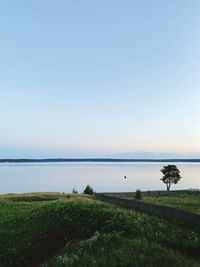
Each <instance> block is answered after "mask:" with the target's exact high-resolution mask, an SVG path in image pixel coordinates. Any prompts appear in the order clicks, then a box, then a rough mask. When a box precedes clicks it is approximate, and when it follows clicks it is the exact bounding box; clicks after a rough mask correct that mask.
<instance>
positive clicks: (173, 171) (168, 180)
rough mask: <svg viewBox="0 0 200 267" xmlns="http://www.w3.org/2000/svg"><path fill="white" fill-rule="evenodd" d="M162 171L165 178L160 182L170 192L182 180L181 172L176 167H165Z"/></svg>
mask: <svg viewBox="0 0 200 267" xmlns="http://www.w3.org/2000/svg"><path fill="white" fill-rule="evenodd" d="M160 171H161V172H162V173H163V178H161V179H160V180H161V181H163V183H165V184H166V186H167V191H169V190H170V187H171V185H172V184H177V183H178V182H179V180H180V179H181V176H180V171H179V169H178V168H177V166H176V165H167V166H164V167H163V168H162V169H161V170H160Z"/></svg>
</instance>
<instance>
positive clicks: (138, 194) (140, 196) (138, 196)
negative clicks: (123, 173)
mask: <svg viewBox="0 0 200 267" xmlns="http://www.w3.org/2000/svg"><path fill="white" fill-rule="evenodd" d="M135 198H136V199H142V192H141V191H140V189H137V190H136V194H135Z"/></svg>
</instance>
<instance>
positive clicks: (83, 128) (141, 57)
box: [0, 0, 200, 158]
mask: <svg viewBox="0 0 200 267" xmlns="http://www.w3.org/2000/svg"><path fill="white" fill-rule="evenodd" d="M0 22H1V23H0V33H1V39H2V40H1V43H0V56H1V65H0V158H15V157H18V158H22V157H29V158H34V157H35V158H38V157H89V156H91V157H102V156H103V157H106V156H112V155H122V154H127V155H128V154H129V153H130V154H131V153H132V154H133V155H134V156H135V157H136V156H137V155H138V157H139V156H140V155H141V156H142V157H145V155H147V156H149V157H150V156H151V155H154V154H155V155H156V153H157V154H158V157H159V156H162V153H165V154H167V155H169V156H170V155H171V156H172V157H173V155H180V157H185V156H187V157H193V158H194V157H196V158H197V157H200V139H199V136H200V123H199V114H200V105H199V100H200V2H199V1H198V0H193V1H191V2H189V1H187V0H183V1H180V0H175V1H166V2H164V1H159V0H151V1H149V0H142V1H139V0H135V1H130V0H125V1H121V0H119V1H114V0H111V1H105V0H102V1H100V2H96V1H91V0H85V1H78V2H77V1H76V2H74V1H54V0H51V1H47V0H43V1H39V0H34V1H31V2H29V1H25V0H22V1H17V2H15V3H14V2H13V3H12V4H11V3H9V1H4V2H1V3H0ZM163 155H164V154H163ZM124 156H125V155H124ZM155 157H156V156H155Z"/></svg>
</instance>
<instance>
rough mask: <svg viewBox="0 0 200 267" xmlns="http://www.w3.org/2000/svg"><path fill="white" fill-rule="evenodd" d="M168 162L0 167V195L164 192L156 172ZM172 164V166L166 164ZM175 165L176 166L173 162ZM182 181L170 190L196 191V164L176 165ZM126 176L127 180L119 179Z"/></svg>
mask: <svg viewBox="0 0 200 267" xmlns="http://www.w3.org/2000/svg"><path fill="white" fill-rule="evenodd" d="M167 164H168V163H129V162H128V163H85V162H84V163H75V162H74V163H17V164H16V163H13V164H12V163H7V164H2V163H1V164H0V193H1V194H5V193H24V192H36V191H37V192H65V193H71V191H72V189H73V187H75V188H76V189H77V190H78V192H82V191H83V190H84V188H85V186H86V185H87V184H89V185H91V186H92V187H93V188H94V190H95V191H97V192H132V191H135V190H136V189H141V190H154V189H155V190H165V184H163V183H162V182H161V181H160V180H159V179H160V178H161V177H162V173H161V172H160V169H161V168H162V167H163V166H164V165H167ZM170 164H172V163H170ZM175 164H176V163H175ZM176 165H177V167H178V168H179V170H180V172H181V176H182V179H181V181H180V182H179V183H178V184H177V185H173V186H172V189H188V188H200V163H178V164H176ZM124 176H126V177H127V179H124V178H123V177H124Z"/></svg>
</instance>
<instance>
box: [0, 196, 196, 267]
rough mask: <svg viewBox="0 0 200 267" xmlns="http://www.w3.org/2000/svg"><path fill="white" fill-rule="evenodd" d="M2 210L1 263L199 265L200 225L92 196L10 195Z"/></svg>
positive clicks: (2, 199)
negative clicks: (142, 211) (179, 221)
mask: <svg viewBox="0 0 200 267" xmlns="http://www.w3.org/2000/svg"><path fill="white" fill-rule="evenodd" d="M16 199H17V201H16ZM0 214H1V216H0V240H1V242H0V263H1V264H0V266H1V265H2V266H34V265H38V264H41V263H43V264H44V265H43V266H170V265H172V266H189V265H191V266H199V265H200V234H199V233H200V229H198V228H197V229H196V228H195V229H192V228H191V227H189V226H187V225H181V224H179V223H178V222H176V221H167V220H166V219H163V218H159V217H155V216H151V215H147V214H145V213H141V212H136V211H134V210H126V209H123V208H117V207H116V206H115V205H112V204H107V203H101V202H99V201H96V200H94V199H93V197H91V196H86V195H78V194H69V195H66V194H58V193H54V194H48V193H40V194H39V193H38V194H24V195H9V196H8V195H7V196H6V195H5V196H1V197H0Z"/></svg>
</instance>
